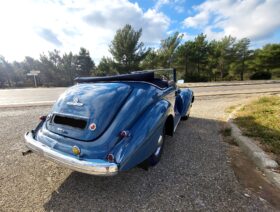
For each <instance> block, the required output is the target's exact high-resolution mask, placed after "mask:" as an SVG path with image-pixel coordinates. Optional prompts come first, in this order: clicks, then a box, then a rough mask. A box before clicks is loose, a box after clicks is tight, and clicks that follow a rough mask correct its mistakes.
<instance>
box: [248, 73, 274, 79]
mask: <svg viewBox="0 0 280 212" xmlns="http://www.w3.org/2000/svg"><path fill="white" fill-rule="evenodd" d="M269 79H271V73H270V72H269V71H258V72H255V73H253V74H252V75H251V76H250V80H269Z"/></svg>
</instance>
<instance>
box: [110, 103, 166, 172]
mask: <svg viewBox="0 0 280 212" xmlns="http://www.w3.org/2000/svg"><path fill="white" fill-rule="evenodd" d="M169 112H170V103H169V102H168V101H166V100H161V101H159V102H157V103H156V104H155V105H153V106H152V107H151V108H149V109H148V110H147V111H146V112H145V113H144V115H143V116H141V117H140V118H139V119H138V121H137V122H136V123H135V124H134V126H133V127H132V128H131V129H130V135H129V137H127V138H125V139H123V140H121V141H120V142H119V143H118V144H117V145H116V146H115V147H114V149H113V150H112V152H113V154H114V155H115V159H116V162H117V163H118V164H119V169H120V170H121V171H124V170H128V169H130V168H133V167H134V166H136V165H138V164H139V163H141V162H143V161H144V160H145V159H147V158H148V157H149V156H150V155H151V154H152V153H153V152H154V151H155V150H156V148H157V142H158V138H159V136H160V133H161V132H162V130H163V126H164V124H165V120H166V118H167V116H168V115H169Z"/></svg>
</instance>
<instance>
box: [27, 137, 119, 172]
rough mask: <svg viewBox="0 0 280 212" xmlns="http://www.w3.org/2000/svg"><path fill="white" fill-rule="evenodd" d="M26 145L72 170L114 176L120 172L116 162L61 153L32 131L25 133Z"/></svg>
mask: <svg viewBox="0 0 280 212" xmlns="http://www.w3.org/2000/svg"><path fill="white" fill-rule="evenodd" d="M24 138H25V145H26V146H27V148H28V149H30V150H32V151H33V152H35V153H37V154H39V155H42V156H44V157H46V158H47V159H49V160H51V161H53V162H55V163H57V164H60V165H62V166H64V167H67V168H70V169H72V170H75V171H78V172H83V173H87V174H92V175H100V176H112V175H115V174H117V173H118V166H117V164H116V163H110V162H107V161H105V160H100V159H81V160H79V159H77V158H74V157H71V156H68V155H64V154H63V153H59V152H57V151H55V150H53V149H51V148H50V147H48V146H46V145H44V144H42V143H41V142H38V141H37V140H35V139H34V138H33V135H32V132H27V133H26V134H25V135H24Z"/></svg>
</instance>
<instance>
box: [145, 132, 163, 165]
mask: <svg viewBox="0 0 280 212" xmlns="http://www.w3.org/2000/svg"><path fill="white" fill-rule="evenodd" d="M164 140H165V127H163V130H162V132H161V134H160V136H159V138H158V146H157V149H156V151H155V152H154V153H153V154H152V155H151V156H150V157H149V158H148V159H147V162H148V165H149V166H155V165H157V164H158V162H159V161H160V158H161V155H162V151H163V146H164Z"/></svg>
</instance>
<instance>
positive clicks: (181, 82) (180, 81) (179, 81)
mask: <svg viewBox="0 0 280 212" xmlns="http://www.w3.org/2000/svg"><path fill="white" fill-rule="evenodd" d="M184 83H185V80H183V79H180V80H177V84H184Z"/></svg>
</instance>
